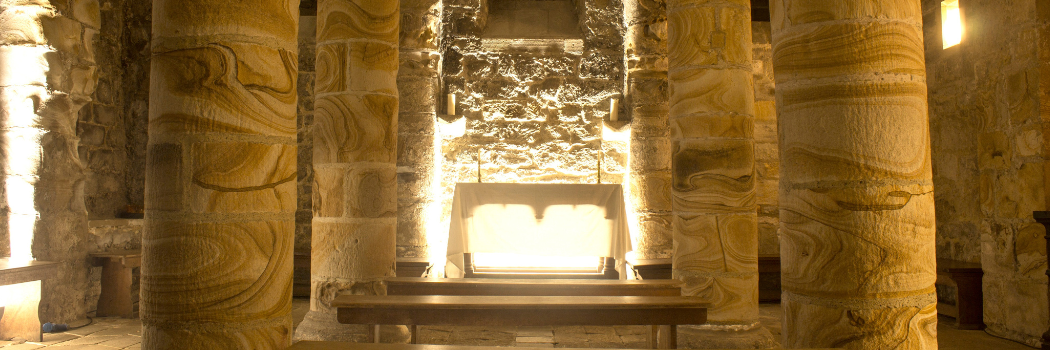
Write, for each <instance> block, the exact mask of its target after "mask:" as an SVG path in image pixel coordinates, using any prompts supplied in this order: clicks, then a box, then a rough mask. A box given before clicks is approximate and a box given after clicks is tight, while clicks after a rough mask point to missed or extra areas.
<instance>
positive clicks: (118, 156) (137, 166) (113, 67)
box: [77, 0, 152, 219]
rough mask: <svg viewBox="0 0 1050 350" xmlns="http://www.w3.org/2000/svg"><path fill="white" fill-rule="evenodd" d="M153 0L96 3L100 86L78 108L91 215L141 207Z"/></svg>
mask: <svg viewBox="0 0 1050 350" xmlns="http://www.w3.org/2000/svg"><path fill="white" fill-rule="evenodd" d="M151 4H152V2H151V1H124V0H104V1H101V2H97V6H98V9H99V13H100V23H101V25H100V28H99V29H98V33H97V34H96V35H95V36H96V40H95V42H94V45H93V48H92V50H93V52H94V53H95V61H96V64H97V65H98V69H97V74H98V86H97V87H96V89H95V90H94V92H93V95H92V100H91V102H90V103H88V104H87V105H85V106H84V108H82V109H81V110H80V115H79V119H78V121H77V135H78V136H79V137H80V144H79V145H78V147H77V151H78V154H79V157H80V162H81V163H82V164H84V165H85V166H86V167H87V169H86V173H85V187H84V201H85V206H86V207H87V210H88V214H89V216H90V218H91V219H108V218H114V217H117V216H119V215H120V214H121V213H124V212H125V211H127V209H128V206H129V205H130V206H132V207H135V208H142V199H143V186H144V185H145V177H144V174H145V164H146V163H145V159H146V158H145V156H146V153H145V147H146V140H147V138H148V135H147V130H146V122H147V120H148V118H149V115H148V108H149V67H150V63H149V47H150V46H149V39H150V30H149V28H150V16H151V11H152V5H151Z"/></svg>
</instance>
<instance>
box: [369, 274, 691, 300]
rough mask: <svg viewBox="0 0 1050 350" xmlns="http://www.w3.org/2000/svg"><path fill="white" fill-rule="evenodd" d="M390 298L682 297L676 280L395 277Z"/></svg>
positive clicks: (389, 284) (389, 286)
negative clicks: (456, 296)
mask: <svg viewBox="0 0 1050 350" xmlns="http://www.w3.org/2000/svg"><path fill="white" fill-rule="evenodd" d="M385 281H386V285H387V294H388V295H504V296H515V295H517V296H529V295H532V296H571V295H577V296H628V295H635V296H646V295H648V296H680V295H682V282H680V281H677V280H598V279H589V280H561V279H465V278H418V277H416V278H414V277H394V278H388V279H386V280H385Z"/></svg>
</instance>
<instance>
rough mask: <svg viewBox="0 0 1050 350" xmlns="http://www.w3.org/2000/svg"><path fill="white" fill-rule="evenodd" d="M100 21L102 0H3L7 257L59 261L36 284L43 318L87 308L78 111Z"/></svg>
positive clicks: (0, 96) (0, 132)
mask: <svg viewBox="0 0 1050 350" xmlns="http://www.w3.org/2000/svg"><path fill="white" fill-rule="evenodd" d="M92 4H93V5H92ZM100 26H101V19H100V17H99V9H98V3H97V2H93V1H79V2H77V1H73V2H70V1H46V0H42V1H20V0H0V142H2V146H0V147H2V148H3V157H2V159H0V160H2V164H0V176H2V186H3V189H2V194H0V201H3V204H2V205H0V207H2V208H3V209H2V211H0V213H2V216H0V232H2V233H0V236H2V239H3V241H4V243H0V256H5V257H6V256H11V257H13V258H14V259H16V260H20V259H31V258H32V259H38V260H49V261H55V262H58V263H59V267H58V273H57V274H56V275H55V276H52V277H51V278H49V279H47V280H45V281H43V282H42V283H35V284H34V285H35V287H31V288H30V290H35V291H33V292H30V293H40V292H42V294H43V296H42V298H41V300H42V303H40V306H41V307H40V309H39V315H40V318H41V319H43V320H44V322H58V323H67V322H73V321H75V320H77V319H81V318H83V317H84V316H85V314H86V313H87V311H88V310H87V309H86V308H85V307H84V303H81V302H79V301H80V300H82V299H84V293H85V291H86V290H87V288H88V286H87V285H88V283H87V276H88V264H87V262H86V261H87V260H86V259H87V250H86V248H85V246H84V245H85V242H86V241H87V239H88V237H87V236H88V233H87V210H86V209H85V208H84V198H83V187H84V166H83V164H82V163H81V161H80V158H79V156H78V153H77V144H78V142H79V138H78V137H77V117H78V115H79V113H80V110H81V107H83V106H84V105H85V104H87V103H88V102H90V101H91V98H92V95H93V94H94V91H95V85H96V83H97V81H98V75H97V73H96V70H97V64H96V63H95V55H94V52H95V51H94V42H95V39H96V35H97V33H98V29H99V28H100ZM9 239H10V240H9ZM7 241H10V243H11V244H10V245H8V244H7ZM13 288H15V289H18V288H19V287H13ZM0 294H4V295H5V296H7V297H8V298H13V299H15V300H18V299H21V297H20V296H19V295H16V294H14V293H13V292H12V291H10V290H4V291H0ZM13 309H14V307H9V308H8V310H9V312H12V313H13V312H14V311H12V310H13ZM32 309H33V311H30V313H34V314H35V313H36V310H35V309H36V306H35V305H34V306H32ZM26 310H28V308H27V309H26ZM36 333H37V335H39V327H38V328H37V329H36Z"/></svg>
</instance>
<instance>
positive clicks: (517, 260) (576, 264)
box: [474, 253, 599, 268]
mask: <svg viewBox="0 0 1050 350" xmlns="http://www.w3.org/2000/svg"><path fill="white" fill-rule="evenodd" d="M598 263H599V258H598V257H596V256H541V255H528V254H511V253H474V266H478V267H496V268H508V267H519V268H592V267H596V266H598Z"/></svg>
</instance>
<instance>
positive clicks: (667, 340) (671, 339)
mask: <svg viewBox="0 0 1050 350" xmlns="http://www.w3.org/2000/svg"><path fill="white" fill-rule="evenodd" d="M659 327H660V332H659V333H658V334H659V335H660V336H659V338H658V339H659V341H660V344H659V345H660V349H677V348H678V326H676V325H669V326H668V325H664V326H659Z"/></svg>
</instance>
